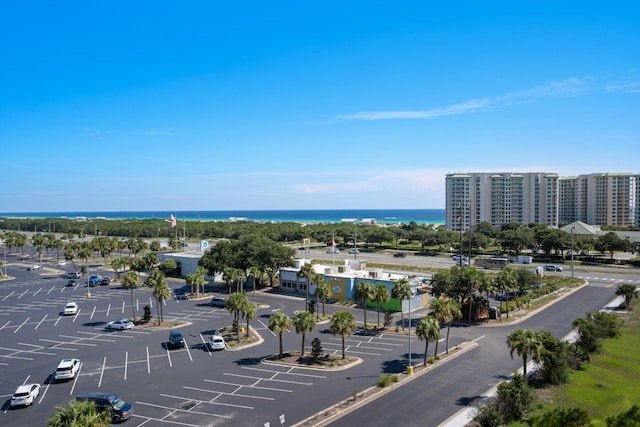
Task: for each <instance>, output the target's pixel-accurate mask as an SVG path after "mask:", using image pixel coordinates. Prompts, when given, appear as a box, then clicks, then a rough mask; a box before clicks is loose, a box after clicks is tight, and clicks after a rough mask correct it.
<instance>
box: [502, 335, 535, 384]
mask: <svg viewBox="0 0 640 427" xmlns="http://www.w3.org/2000/svg"><path fill="white" fill-rule="evenodd" d="M507 346H509V355H510V356H511V358H512V359H513V352H514V351H515V352H516V353H518V356H520V357H522V376H523V377H524V378H525V381H526V380H527V358H528V357H529V356H531V358H532V359H533V360H534V361H535V362H539V361H540V355H541V352H542V349H543V346H542V341H540V339H539V338H538V335H537V334H536V333H535V332H533V331H532V330H530V329H520V328H518V329H514V330H513V331H511V333H509V335H507Z"/></svg>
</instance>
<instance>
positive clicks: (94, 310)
mask: <svg viewBox="0 0 640 427" xmlns="http://www.w3.org/2000/svg"><path fill="white" fill-rule="evenodd" d="M95 313H96V306H95V305H94V306H93V311H92V312H91V316H89V320H93V315H94V314H95Z"/></svg>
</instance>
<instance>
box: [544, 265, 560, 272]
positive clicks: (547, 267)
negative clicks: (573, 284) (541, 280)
mask: <svg viewBox="0 0 640 427" xmlns="http://www.w3.org/2000/svg"><path fill="white" fill-rule="evenodd" d="M544 271H562V267H560V266H559V265H545V266H544Z"/></svg>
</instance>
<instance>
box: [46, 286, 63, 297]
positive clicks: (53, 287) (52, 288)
mask: <svg viewBox="0 0 640 427" xmlns="http://www.w3.org/2000/svg"><path fill="white" fill-rule="evenodd" d="M55 288H56V287H55V286H52V287H51V289H49V292H47V295H49V294H50V293H51V291H53V290H54V289H55ZM62 289H64V288H62Z"/></svg>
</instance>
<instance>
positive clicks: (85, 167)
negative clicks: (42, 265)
mask: <svg viewBox="0 0 640 427" xmlns="http://www.w3.org/2000/svg"><path fill="white" fill-rule="evenodd" d="M5 3H6V4H4V5H3V6H2V9H1V10H0V40H2V54H1V56H0V58H1V59H0V65H1V67H0V141H1V143H0V178H1V183H0V185H1V188H2V198H0V212H44V211H63V212H64V211H96V210H99V211H129V210H176V211H181V210H224V209H347V208H354V209H358V208H362V209H364V208H443V207H444V198H445V195H444V182H445V181H444V178H445V174H447V173H451V172H485V171H486V172H489V171H502V172H512V171H515V172H517V171H535V172H553V173H558V174H560V175H561V176H568V175H577V174H585V173H599V172H632V173H640V161H639V159H640V156H639V155H640V115H639V112H640V54H639V52H640V25H638V22H640V6H636V5H635V4H636V2H632V1H626V2H616V1H613V2H607V3H603V2H598V3H601V4H600V5H593V4H592V2H572V1H569V2H541V1H537V2H506V1H505V2H477V1H476V2H471V1H469V2H465V1H451V2H428V1H415V2H414V1H404V2H403V1H400V2H376V1H366V2H364V1H349V2H344V1H341V2H337V1H323V2H304V1H302V2H301V1H282V2H257V1H255V2H215V1H193V2H182V3H181V2H173V1H172V2H165V1H153V2H151V1H134V2H122V1H120V2H118V1H115V2H86V1H82V2H70V1H62V2H48V1H47V2H44V1H25V2H5ZM514 4H517V6H515V5H514Z"/></svg>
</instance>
